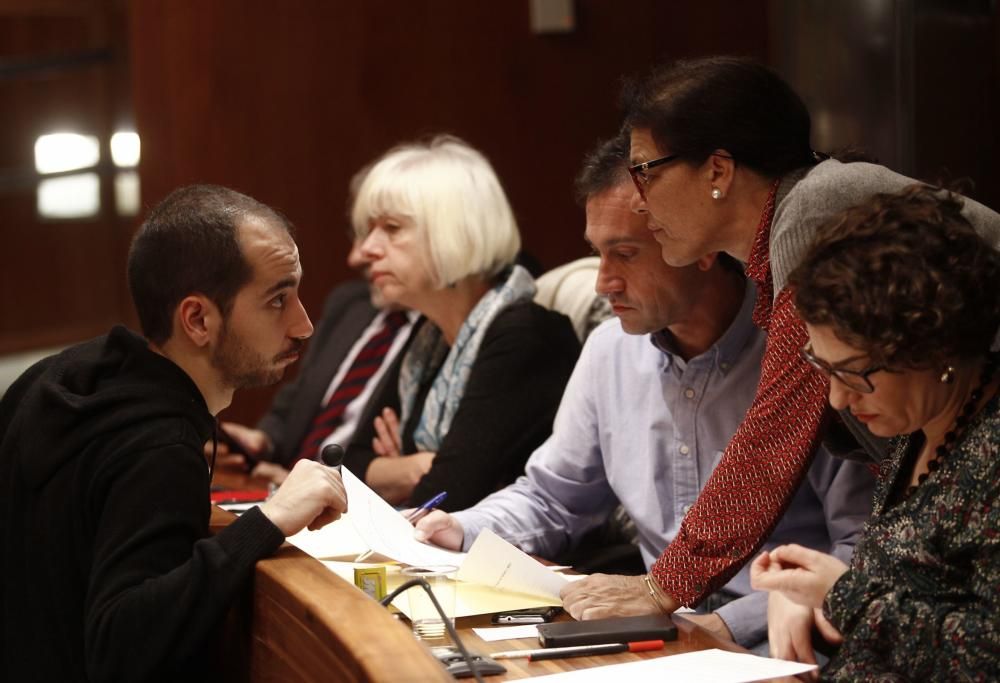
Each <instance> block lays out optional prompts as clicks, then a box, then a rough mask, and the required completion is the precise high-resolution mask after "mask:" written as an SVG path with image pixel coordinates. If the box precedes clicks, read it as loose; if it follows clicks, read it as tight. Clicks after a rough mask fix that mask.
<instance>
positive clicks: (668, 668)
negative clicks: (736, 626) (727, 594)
mask: <svg viewBox="0 0 1000 683" xmlns="http://www.w3.org/2000/svg"><path fill="white" fill-rule="evenodd" d="M815 668H816V667H815V666H814V665H812V664H799V663H798V662H786V661H783V660H781V659H769V658H767V657H758V656H756V655H749V654H740V653H738V652H727V651H725V650H701V651H700V652H688V653H685V654H682V655H672V656H669V657H658V658H656V659H644V660H642V661H640V662H626V663H625V664H610V665H608V666H595V667H593V668H590V669H579V670H576V671H566V672H564V673H558V674H552V675H549V676H539V677H538V678H537V679H533V680H539V681H545V683H607V681H629V683H641V682H643V681H656V682H657V683H663V681H698V683H750V681H762V680H766V679H769V678H780V677H782V676H796V675H798V674H800V673H805V672H806V671H812V670H813V669H815Z"/></svg>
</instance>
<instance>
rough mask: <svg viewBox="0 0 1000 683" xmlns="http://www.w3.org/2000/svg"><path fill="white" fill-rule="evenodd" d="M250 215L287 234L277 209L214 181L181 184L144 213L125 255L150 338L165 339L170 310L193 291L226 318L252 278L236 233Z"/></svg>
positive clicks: (142, 322)
mask: <svg viewBox="0 0 1000 683" xmlns="http://www.w3.org/2000/svg"><path fill="white" fill-rule="evenodd" d="M251 217H255V218H258V219H261V220H263V221H266V222H268V223H272V224H274V225H275V226H280V227H281V228H283V229H284V230H285V231H287V232H288V233H289V234H291V233H292V230H293V228H292V225H291V223H290V222H289V221H288V219H287V218H285V217H284V216H282V215H281V214H280V213H279V212H277V211H275V210H274V209H272V208H271V207H269V206H266V205H265V204H262V203H260V202H258V201H257V200H256V199H253V198H252V197H248V196H247V195H245V194H240V193H239V192H236V191H235V190H230V189H228V188H225V187H220V186H218V185H189V186H187V187H182V188H180V189H178V190H175V191H174V192H172V193H171V194H170V195H169V196H167V198H166V199H164V200H163V201H162V202H160V203H159V204H158V205H157V206H156V207H155V208H154V209H153V210H152V211H151V212H150V213H149V216H148V217H147V218H146V221H145V222H144V223H143V224H142V226H141V227H140V228H139V231H138V232H137V233H136V235H135V237H134V238H133V239H132V246H131V247H130V249H129V254H128V285H129V291H130V292H131V294H132V301H133V303H134V304H135V309H136V312H137V313H138V314H139V324H140V326H141V327H142V333H143V334H144V335H145V336H146V338H147V339H149V340H150V341H151V342H153V343H155V344H163V343H164V342H166V341H167V340H168V339H169V338H170V335H171V334H172V333H173V315H174V310H175V309H176V308H177V305H178V304H179V303H180V302H181V300H182V299H183V298H184V297H186V296H188V295H190V294H193V293H200V294H204V295H205V296H207V297H208V298H209V299H211V300H212V302H214V303H215V305H216V306H218V307H219V310H220V311H222V314H223V315H224V316H226V315H228V314H229V312H230V310H232V305H233V300H234V299H235V298H236V294H237V292H239V290H240V288H241V287H243V286H244V285H245V284H246V283H247V282H249V281H250V280H251V279H252V278H253V269H252V267H251V265H250V264H249V263H247V261H246V258H245V257H244V255H243V251H242V249H241V248H240V240H239V232H238V230H239V226H240V224H241V223H242V222H243V221H245V220H247V219H248V218H251Z"/></svg>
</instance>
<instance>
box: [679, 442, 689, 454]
mask: <svg viewBox="0 0 1000 683" xmlns="http://www.w3.org/2000/svg"><path fill="white" fill-rule="evenodd" d="M680 451H681V455H687V454H688V453H690V452H691V449H690V448H688V447H687V444H684V443H682V444H681V447H680Z"/></svg>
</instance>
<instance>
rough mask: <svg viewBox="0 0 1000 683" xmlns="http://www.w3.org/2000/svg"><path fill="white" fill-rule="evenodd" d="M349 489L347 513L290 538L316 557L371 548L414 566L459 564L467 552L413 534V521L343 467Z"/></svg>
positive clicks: (339, 556)
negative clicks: (335, 519)
mask: <svg viewBox="0 0 1000 683" xmlns="http://www.w3.org/2000/svg"><path fill="white" fill-rule="evenodd" d="M341 476H342V477H343V479H344V487H345V488H346V489H347V514H345V515H344V516H343V517H341V518H340V519H339V520H337V521H336V522H334V523H332V524H328V525H327V526H325V527H324V528H323V529H320V530H319V531H309V530H304V531H301V532H299V533H297V534H295V535H294V536H292V537H291V538H289V539H288V541H289V542H290V543H293V544H295V545H296V546H298V547H299V548H301V549H302V550H303V551H304V552H307V553H309V554H310V555H312V556H313V557H315V558H317V559H335V558H336V559H354V557H356V556H357V555H359V554H361V553H363V552H365V551H367V550H372V551H374V552H376V553H378V554H379V555H383V556H385V557H388V558H389V559H392V560H396V561H397V562H402V563H403V564H409V565H415V566H427V565H453V566H455V567H458V566H460V565H461V564H462V561H463V560H464V559H465V553H461V552H455V551H452V550H445V549H444V548H439V547H437V546H433V545H428V544H426V543H421V542H419V541H417V540H416V539H415V538H413V525H412V524H410V523H409V522H408V521H406V519H405V518H404V517H403V515H401V514H399V512H397V511H396V510H395V509H394V508H393V507H392V506H391V505H389V504H388V503H387V502H385V501H384V500H383V499H382V498H381V496H379V495H378V494H377V493H375V492H374V491H372V490H371V489H370V488H368V485H367V484H365V483H364V482H363V481H361V480H360V479H358V478H357V477H355V476H354V475H353V474H351V472H350V470H348V469H347V468H346V467H344V468H342V469H341Z"/></svg>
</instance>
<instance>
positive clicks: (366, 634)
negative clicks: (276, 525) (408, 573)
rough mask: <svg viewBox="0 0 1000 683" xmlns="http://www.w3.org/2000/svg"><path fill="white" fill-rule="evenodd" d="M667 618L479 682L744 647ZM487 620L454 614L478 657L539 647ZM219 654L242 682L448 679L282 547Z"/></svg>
mask: <svg viewBox="0 0 1000 683" xmlns="http://www.w3.org/2000/svg"><path fill="white" fill-rule="evenodd" d="M216 482H217V483H221V484H224V485H226V486H229V487H232V488H261V487H262V482H255V481H253V480H251V479H250V478H249V477H247V476H246V475H243V474H239V473H236V472H233V471H228V472H222V471H220V472H219V473H218V474H217V476H216ZM233 519H235V517H234V515H232V514H231V513H229V512H225V511H223V510H220V509H219V508H213V513H212V527H213V529H214V530H218V529H219V528H222V527H223V526H225V525H226V524H229V523H230V522H231V521H232V520H233ZM564 618H568V617H564ZM674 623H676V624H677V627H678V638H677V640H676V641H674V642H671V643H667V646H666V647H665V648H664V649H663V650H662V651H658V652H641V653H631V652H626V653H621V654H614V655H602V656H599V657H575V658H569V659H552V660H546V661H541V662H528V661H527V660H523V659H505V660H503V661H502V662H501V663H502V664H503V665H504V666H505V667H506V668H507V673H506V674H505V675H502V676H490V677H488V678H487V679H486V680H488V681H496V682H497V683H499V682H500V681H513V680H518V679H523V678H531V677H533V676H541V675H545V674H551V673H559V672H561V671H572V670H575V669H585V668H590V667H593V666H603V665H607V664H617V663H620V662H628V661H635V660H639V659H651V658H654V657H662V656H665V655H674V654H681V653H684V652H692V651H695V650H704V649H707V648H720V649H725V650H732V651H736V652H745V650H743V649H742V648H740V647H739V646H736V645H734V644H732V643H728V642H726V641H722V640H719V639H718V638H716V637H715V636H714V635H712V634H711V633H709V632H708V631H706V630H704V629H702V628H700V627H698V626H696V625H695V624H693V623H692V622H690V621H687V620H686V619H684V618H683V617H682V616H677V615H675V616H674ZM489 625H490V616H489V615H481V616H476V617H464V618H460V619H458V620H457V626H458V630H459V635H460V637H461V638H462V642H463V643H465V645H466V647H467V648H468V649H469V650H470V651H473V652H475V653H477V654H489V653H490V652H499V651H500V650H523V649H531V648H535V647H538V644H537V643H536V642H533V641H530V640H525V639H521V640H501V641H496V642H492V643H487V642H484V641H483V640H481V639H480V638H479V637H478V636H476V635H475V633H473V631H472V628H474V627H482V626H489ZM221 656H225V657H227V662H231V663H235V662H249V664H248V666H247V668H246V669H241V668H240V667H238V666H230V667H229V670H230V671H231V672H232V676H231V680H234V681H241V682H242V681H276V682H277V681H281V682H282V683H284V682H286V681H288V682H296V681H303V682H305V681H333V680H335V681H421V682H422V681H452V680H454V679H452V678H451V677H450V676H448V675H447V674H446V673H445V671H444V668H443V667H442V665H441V664H440V663H439V662H438V661H437V660H436V659H434V658H433V657H432V656H431V654H430V651H429V650H428V649H427V648H426V647H425V646H424V645H423V644H422V643H420V642H419V641H417V640H416V639H414V638H413V635H412V633H411V631H410V629H409V628H408V627H407V626H405V625H404V624H403V623H401V622H399V621H397V620H396V619H395V618H394V617H392V616H391V615H390V614H389V612H388V611H386V610H385V609H383V608H382V607H381V606H379V605H378V604H377V603H375V602H374V601H372V600H370V599H369V598H368V597H366V596H365V595H364V594H363V593H361V592H360V591H359V590H357V588H355V586H354V585H352V584H349V583H347V582H346V581H344V580H342V579H341V578H340V577H338V576H337V575H336V574H334V573H333V572H331V571H329V570H328V569H327V568H326V567H324V566H323V564H322V563H320V562H319V561H317V560H315V559H314V558H312V557H310V556H308V555H306V554H305V553H303V552H302V551H300V550H299V549H298V548H295V547H293V546H290V545H288V544H285V545H284V546H283V547H282V548H281V550H280V551H279V552H278V554H277V555H276V556H275V557H273V558H271V559H267V560H262V561H261V562H259V563H258V564H257V570H256V574H255V578H254V582H253V588H252V590H251V591H248V595H247V596H246V597H245V600H244V601H243V602H242V603H240V604H238V605H237V606H236V607H235V608H234V610H233V612H232V614H231V616H230V623H229V624H228V627H227V642H226V643H225V647H224V648H223V651H222V654H221Z"/></svg>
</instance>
